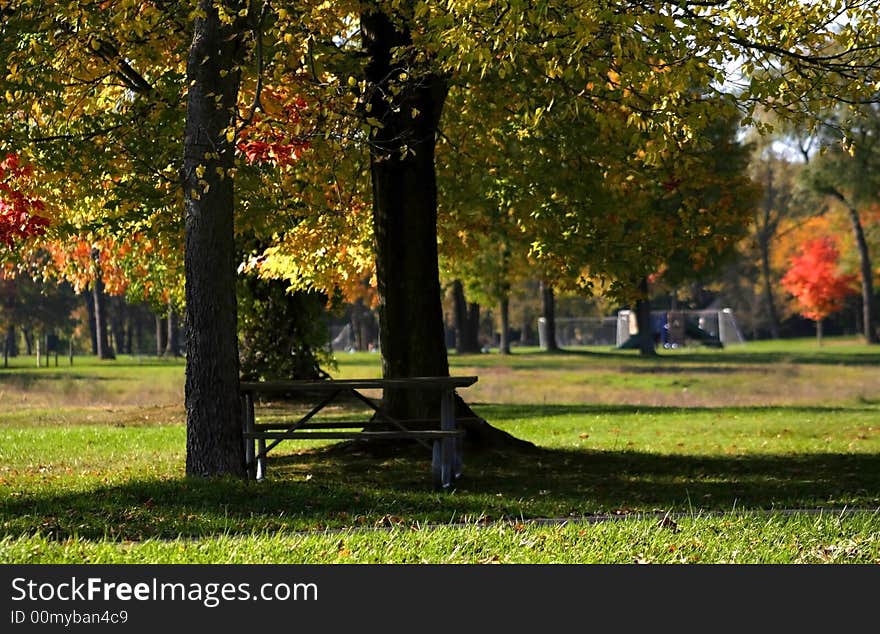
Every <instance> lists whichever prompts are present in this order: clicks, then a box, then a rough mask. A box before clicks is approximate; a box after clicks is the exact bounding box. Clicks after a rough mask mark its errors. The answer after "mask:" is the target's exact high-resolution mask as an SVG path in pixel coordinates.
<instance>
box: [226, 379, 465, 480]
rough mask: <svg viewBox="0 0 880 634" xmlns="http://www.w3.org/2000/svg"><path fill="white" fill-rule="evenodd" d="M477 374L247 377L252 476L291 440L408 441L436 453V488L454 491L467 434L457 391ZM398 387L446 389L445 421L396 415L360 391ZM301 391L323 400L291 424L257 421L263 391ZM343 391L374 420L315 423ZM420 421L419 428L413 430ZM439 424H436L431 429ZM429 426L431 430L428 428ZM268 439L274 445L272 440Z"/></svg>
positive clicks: (245, 415) (245, 413)
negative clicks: (322, 378)
mask: <svg viewBox="0 0 880 634" xmlns="http://www.w3.org/2000/svg"><path fill="white" fill-rule="evenodd" d="M476 381H477V377H475V376H442V377H412V378H403V379H338V380H326V381H258V382H252V381H243V382H242V383H241V384H240V393H241V404H242V425H243V427H244V443H245V459H246V463H247V471H248V476H249V477H251V478H253V479H255V480H262V479H263V478H264V477H265V475H266V454H268V453H269V451H271V450H272V449H273V448H275V447H276V446H277V445H278V444H279V443H281V442H282V441H285V440H314V439H339V440H344V439H356V440H394V439H408V440H413V441H415V442H418V443H420V444H421V445H423V446H425V447H426V448H428V449H429V450H430V451H431V474H432V478H433V482H434V486H435V487H437V488H438V489H449V488H450V487H451V486H452V483H453V482H454V481H455V480H456V479H457V478H459V477H460V476H461V472H462V438H463V436H464V430H461V429H458V425H457V421H456V418H455V390H456V388H465V387H468V386H470V385H473V384H474V383H476ZM374 389H381V390H385V389H398V390H421V391H426V390H430V391H437V392H440V418H439V420H413V419H396V418H393V417H391V416H389V415H388V414H387V413H386V412H385V411H383V409H382V406H381V405H380V404H378V403H377V402H375V401H374V400H373V399H371V398H369V397H367V396H365V395H364V394H362V393H361V392H360V390H374ZM261 394H262V395H287V394H291V395H292V394H298V395H301V396H306V397H313V399H314V400H317V401H318V402H317V403H316V404H315V405H314V406H313V407H312V408H311V409H310V410H309V411H308V413H306V414H304V415H303V416H301V417H300V418H299V419H298V420H296V421H295V422H293V423H291V422H289V421H276V422H266V423H257V422H256V417H255V414H254V401H255V400H256V397H257V396H258V395H261ZM342 395H347V396H351V397H353V398H355V399H356V400H358V401H360V402H361V403H363V404H364V405H365V406H366V407H367V408H369V409H370V410H372V412H373V417H372V420H370V421H348V420H341V421H336V420H331V421H320V422H319V421H315V420H313V418H314V417H315V415H316V414H318V413H319V412H320V411H321V410H322V409H324V408H325V407H327V406H328V405H330V404H331V403H332V402H333V401H335V400H336V399H337V398H339V397H340V396H342ZM413 425H418V426H419V427H420V428H419V429H410V427H411V426H413ZM431 425H434V427H433V428H432V427H430V426H431ZM426 426H427V427H428V428H425V427H426ZM267 441H268V444H267Z"/></svg>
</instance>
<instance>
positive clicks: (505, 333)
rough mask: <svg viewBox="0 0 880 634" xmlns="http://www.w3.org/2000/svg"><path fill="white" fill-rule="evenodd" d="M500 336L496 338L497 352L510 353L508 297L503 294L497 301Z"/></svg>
mask: <svg viewBox="0 0 880 634" xmlns="http://www.w3.org/2000/svg"><path fill="white" fill-rule="evenodd" d="M498 312H499V313H500V314H499V318H500V319H499V321H500V322H501V336H500V337H499V339H498V353H499V354H510V297H509V296H508V295H507V294H505V295H504V296H503V297H502V298H501V301H499V302H498Z"/></svg>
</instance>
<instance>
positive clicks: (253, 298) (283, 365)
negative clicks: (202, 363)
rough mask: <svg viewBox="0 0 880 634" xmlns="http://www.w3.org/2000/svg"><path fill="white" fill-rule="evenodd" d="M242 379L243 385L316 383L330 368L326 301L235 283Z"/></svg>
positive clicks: (253, 282) (251, 280) (265, 283)
mask: <svg viewBox="0 0 880 634" xmlns="http://www.w3.org/2000/svg"><path fill="white" fill-rule="evenodd" d="M237 295H238V307H239V308H238V330H239V345H238V349H239V357H240V359H241V376H242V378H243V379H245V380H267V379H269V380H271V379H317V378H320V377H321V376H323V375H325V373H324V371H323V370H322V369H321V366H324V367H330V366H332V354H331V352H330V351H329V349H328V341H329V334H328V330H327V320H326V316H325V308H324V298H323V297H322V296H320V295H318V294H317V293H306V292H303V291H293V292H291V291H289V290H287V285H286V284H284V283H283V282H280V281H275V280H261V279H259V278H256V277H254V276H250V275H248V276H244V277H242V278H241V279H240V281H239V284H238V293H237Z"/></svg>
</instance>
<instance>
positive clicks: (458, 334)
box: [452, 280, 467, 354]
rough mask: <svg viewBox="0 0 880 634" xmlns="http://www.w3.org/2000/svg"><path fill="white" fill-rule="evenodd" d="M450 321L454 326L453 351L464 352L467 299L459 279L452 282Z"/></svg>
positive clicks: (465, 348)
mask: <svg viewBox="0 0 880 634" xmlns="http://www.w3.org/2000/svg"><path fill="white" fill-rule="evenodd" d="M452 321H453V324H454V327H455V351H456V352H457V353H458V354H465V352H466V351H467V346H466V345H465V334H466V333H465V330H466V329H467V300H466V299H465V297H464V285H463V284H462V283H461V280H455V281H454V282H452Z"/></svg>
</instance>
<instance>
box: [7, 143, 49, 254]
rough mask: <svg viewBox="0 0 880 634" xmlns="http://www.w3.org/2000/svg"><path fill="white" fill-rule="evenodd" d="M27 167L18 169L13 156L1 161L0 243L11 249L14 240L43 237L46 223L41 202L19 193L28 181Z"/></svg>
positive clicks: (28, 171)
mask: <svg viewBox="0 0 880 634" xmlns="http://www.w3.org/2000/svg"><path fill="white" fill-rule="evenodd" d="M31 174H32V170H31V168H30V167H29V166H21V165H20V164H19V159H18V156H17V155H16V154H8V155H7V156H6V158H4V159H3V161H2V162H0V243H2V244H5V245H6V246H7V247H10V248H11V247H12V246H13V244H14V243H15V242H16V241H17V240H22V239H24V238H28V237H31V236H36V235H40V234H42V233H43V232H44V231H45V230H46V227H47V226H48V225H49V220H48V219H47V218H44V217H43V216H41V215H39V214H40V212H42V211H43V210H44V209H45V205H44V204H43V201H42V200H39V199H38V198H34V197H32V196H29V195H27V194H26V193H24V191H22V183H23V182H26V181H27V179H28V178H30V176H31Z"/></svg>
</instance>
